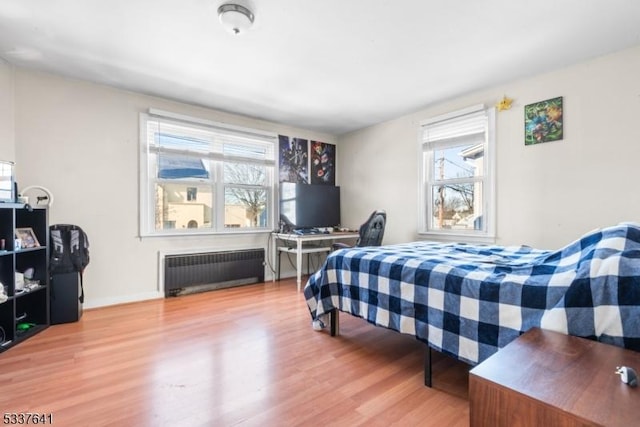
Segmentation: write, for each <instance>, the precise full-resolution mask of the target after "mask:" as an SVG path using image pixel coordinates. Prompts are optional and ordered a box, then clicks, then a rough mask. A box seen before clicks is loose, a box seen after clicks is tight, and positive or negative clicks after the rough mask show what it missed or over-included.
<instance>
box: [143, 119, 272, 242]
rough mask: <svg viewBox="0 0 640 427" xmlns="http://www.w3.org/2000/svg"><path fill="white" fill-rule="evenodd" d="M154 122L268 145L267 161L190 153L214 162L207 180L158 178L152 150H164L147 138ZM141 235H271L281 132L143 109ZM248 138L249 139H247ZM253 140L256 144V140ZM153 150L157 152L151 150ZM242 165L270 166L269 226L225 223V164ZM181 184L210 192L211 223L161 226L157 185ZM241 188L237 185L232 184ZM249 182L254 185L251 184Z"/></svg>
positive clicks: (268, 191) (267, 209) (267, 174)
mask: <svg viewBox="0 0 640 427" xmlns="http://www.w3.org/2000/svg"><path fill="white" fill-rule="evenodd" d="M150 121H153V122H155V121H158V122H165V123H168V124H174V125H175V124H178V125H180V126H187V127H189V126H193V128H197V129H198V130H199V131H204V132H211V134H212V135H213V134H215V135H217V136H216V137H215V138H218V137H220V139H222V140H226V138H229V140H233V139H234V138H236V139H237V138H245V141H243V142H242V144H248V145H249V146H251V145H252V144H255V147H259V146H261V147H263V148H266V152H267V153H266V155H265V158H264V159H252V158H251V157H250V156H247V157H242V156H240V157H239V156H237V155H226V154H224V152H223V151H224V150H222V151H221V152H220V153H217V152H216V153H214V154H211V153H209V154H207V153H204V152H203V153H202V155H201V156H198V155H197V154H195V155H194V153H193V152H189V156H193V157H196V158H200V159H202V160H206V161H207V162H208V165H209V168H208V170H209V177H208V178H206V179H205V178H179V179H173V180H168V179H166V178H160V177H158V176H157V173H155V172H156V167H155V166H154V165H153V159H154V155H152V151H154V150H155V151H156V152H157V153H158V154H159V153H162V152H163V151H162V149H158V148H157V147H150V144H149V139H148V135H147V133H148V123H149V122H150ZM139 127H140V129H139V131H140V135H139V149H140V153H139V159H140V166H139V236H140V237H167V236H186V235H228V234H252V233H266V232H271V231H272V230H273V229H274V224H275V217H276V214H277V212H276V206H275V199H276V197H275V195H276V191H277V183H276V182H275V178H276V171H277V167H278V165H277V158H276V153H277V141H278V137H277V134H276V133H273V132H268V131H262V130H257V129H252V128H246V127H241V126H235V125H230V124H226V123H219V122H214V121H211V120H207V119H200V118H195V117H190V116H186V115H182V114H176V113H171V112H167V111H162V110H157V109H153V108H150V109H149V110H148V112H142V113H140V115H139ZM247 139H248V140H247ZM251 140H253V142H252V141H251ZM212 144H213V145H216V144H220V143H219V142H218V141H215V142H212ZM152 148H153V150H152ZM227 161H228V162H233V163H241V164H249V163H253V164H261V165H264V166H265V167H266V177H265V181H266V182H265V185H264V186H261V188H264V189H265V191H266V193H267V194H266V196H267V197H266V199H267V200H266V203H265V210H266V216H267V219H266V222H265V225H264V226H258V227H225V224H224V223H225V207H226V205H225V188H226V187H227V186H228V185H229V184H228V183H225V182H224V174H223V170H224V164H225V162H227ZM163 182H164V183H166V182H171V183H176V184H181V185H182V184H184V186H185V188H186V187H196V188H198V190H197V191H198V193H200V190H199V188H200V187H202V186H206V187H209V188H210V191H211V198H212V200H211V203H212V206H211V227H207V228H172V229H161V230H157V229H156V228H155V227H156V225H155V224H156V222H155V212H156V210H155V206H156V200H155V199H156V197H155V186H156V184H157V183H163ZM231 185H232V186H238V184H231ZM247 185H248V186H251V185H249V184H247Z"/></svg>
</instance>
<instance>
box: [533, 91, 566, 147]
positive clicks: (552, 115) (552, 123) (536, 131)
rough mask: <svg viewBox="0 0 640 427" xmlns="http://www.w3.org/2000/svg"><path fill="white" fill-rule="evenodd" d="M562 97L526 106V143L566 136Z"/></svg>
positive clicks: (556, 139)
mask: <svg viewBox="0 0 640 427" xmlns="http://www.w3.org/2000/svg"><path fill="white" fill-rule="evenodd" d="M563 115H564V109H563V107H562V97H561V96H559V97H557V98H553V99H547V100H546V101H541V102H536V103H535V104H529V105H525V106H524V145H533V144H539V143H541V142H550V141H559V140H561V139H562V138H563V137H564V120H563Z"/></svg>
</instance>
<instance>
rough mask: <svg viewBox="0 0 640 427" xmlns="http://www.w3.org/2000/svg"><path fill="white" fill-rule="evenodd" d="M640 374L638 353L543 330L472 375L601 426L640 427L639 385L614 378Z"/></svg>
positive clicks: (532, 332) (515, 343) (530, 334)
mask: <svg viewBox="0 0 640 427" xmlns="http://www.w3.org/2000/svg"><path fill="white" fill-rule="evenodd" d="M618 366H629V367H632V368H633V369H635V370H636V372H638V373H639V374H640V353H639V352H635V351H632V350H627V349H623V348H619V347H616V346H612V345H607V344H603V343H599V342H596V341H591V340H587V339H584V338H578V337H573V336H568V335H563V334H560V333H556V332H551V331H545V330H542V329H539V328H534V329H531V330H530V331H528V332H526V333H525V334H523V335H522V336H520V337H519V338H518V339H517V340H515V341H513V342H511V343H510V344H508V345H507V346H505V347H504V348H503V349H501V350H500V351H498V352H497V353H495V354H494V355H493V356H491V357H490V358H488V359H487V360H486V361H484V362H483V363H481V364H479V365H478V366H476V367H474V368H473V369H472V370H471V371H470V375H471V376H474V375H475V376H477V377H479V378H482V379H485V380H487V381H491V382H493V383H495V384H499V385H500V386H503V387H505V388H509V389H512V390H514V391H515V392H517V393H520V394H523V395H525V396H528V397H531V398H533V399H535V400H538V401H541V402H543V403H545V404H547V405H549V406H551V407H553V408H558V409H560V410H562V411H564V412H568V413H571V414H573V415H574V416H576V417H579V418H582V419H584V420H589V421H591V422H595V423H597V424H601V425H628V426H633V425H640V387H636V388H633V387H630V386H628V385H627V384H624V383H623V382H622V381H621V380H620V376H619V375H617V374H615V370H616V367H618Z"/></svg>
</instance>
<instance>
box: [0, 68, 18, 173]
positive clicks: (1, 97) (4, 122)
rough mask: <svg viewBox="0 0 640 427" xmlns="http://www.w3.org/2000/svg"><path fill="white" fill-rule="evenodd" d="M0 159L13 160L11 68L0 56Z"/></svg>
mask: <svg viewBox="0 0 640 427" xmlns="http://www.w3.org/2000/svg"><path fill="white" fill-rule="evenodd" d="M0 160H8V161H14V160H15V144H14V123H13V68H12V67H11V66H10V65H9V64H7V63H6V62H5V61H4V60H3V59H2V58H0Z"/></svg>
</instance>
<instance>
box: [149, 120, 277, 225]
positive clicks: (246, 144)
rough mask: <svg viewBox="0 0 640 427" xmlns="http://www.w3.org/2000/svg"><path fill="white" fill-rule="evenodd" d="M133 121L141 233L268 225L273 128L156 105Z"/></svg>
mask: <svg viewBox="0 0 640 427" xmlns="http://www.w3.org/2000/svg"><path fill="white" fill-rule="evenodd" d="M140 126H141V150H142V156H141V167H140V169H141V176H140V183H141V188H140V195H141V200H140V209H141V213H142V214H141V221H140V233H141V235H167V234H181V233H223V232H229V231H232V230H233V231H235V232H238V231H264V230H270V229H272V228H273V225H272V222H273V219H272V218H273V209H274V207H273V204H274V203H273V200H274V172H275V151H276V150H275V144H276V140H277V136H276V135H275V134H271V133H268V132H263V131H259V130H254V129H247V128H240V127H236V126H231V125H226V124H221V123H216V122H211V121H207V120H201V119H196V118H190V117H185V116H179V115H175V114H172V113H166V112H159V111H155V110H151V111H150V112H149V113H144V114H141V116H140Z"/></svg>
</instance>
